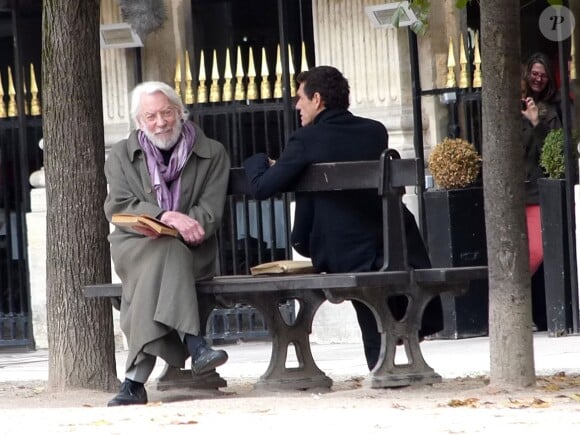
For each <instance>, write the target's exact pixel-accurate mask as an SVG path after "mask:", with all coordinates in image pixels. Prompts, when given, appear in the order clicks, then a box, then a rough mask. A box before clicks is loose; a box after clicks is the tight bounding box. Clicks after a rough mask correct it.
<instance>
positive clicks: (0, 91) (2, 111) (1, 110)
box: [0, 75, 8, 118]
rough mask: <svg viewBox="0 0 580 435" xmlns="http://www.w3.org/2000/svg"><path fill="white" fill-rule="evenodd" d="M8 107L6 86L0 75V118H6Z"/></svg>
mask: <svg viewBox="0 0 580 435" xmlns="http://www.w3.org/2000/svg"><path fill="white" fill-rule="evenodd" d="M7 116H8V113H7V112H6V106H5V105H4V85H3V84H2V76H1V75H0V118H6V117H7Z"/></svg>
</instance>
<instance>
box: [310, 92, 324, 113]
mask: <svg viewBox="0 0 580 435" xmlns="http://www.w3.org/2000/svg"><path fill="white" fill-rule="evenodd" d="M312 101H314V103H315V104H316V108H317V109H323V108H324V100H323V99H322V96H321V95H320V93H319V92H315V93H314V95H313V96H312Z"/></svg>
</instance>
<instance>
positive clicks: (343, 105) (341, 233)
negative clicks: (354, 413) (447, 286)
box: [244, 66, 443, 370]
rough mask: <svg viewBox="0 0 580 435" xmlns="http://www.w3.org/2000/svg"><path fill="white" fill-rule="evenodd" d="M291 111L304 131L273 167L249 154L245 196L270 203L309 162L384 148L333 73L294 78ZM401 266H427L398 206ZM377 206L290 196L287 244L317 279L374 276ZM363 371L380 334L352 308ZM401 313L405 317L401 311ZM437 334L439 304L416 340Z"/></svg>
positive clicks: (370, 194) (366, 197)
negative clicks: (402, 230)
mask: <svg viewBox="0 0 580 435" xmlns="http://www.w3.org/2000/svg"><path fill="white" fill-rule="evenodd" d="M297 81H298V83H299V89H298V92H297V103H296V109H297V110H299V111H300V119H301V122H302V126H303V128H301V129H298V130H297V131H296V132H294V133H293V134H292V135H291V136H290V139H289V141H288V144H287V145H286V147H285V149H284V151H283V152H282V154H281V155H280V157H279V159H278V160H277V161H273V160H271V159H269V158H268V156H267V155H265V154H263V153H260V154H255V155H253V156H252V157H250V158H249V159H247V160H246V161H245V162H244V167H245V170H246V175H247V178H248V182H249V184H250V188H251V192H252V194H253V195H254V196H255V197H256V198H257V199H265V198H269V197H270V196H272V195H275V194H277V193H279V192H281V191H283V190H284V189H285V188H286V187H288V186H289V185H290V184H291V183H293V182H294V181H295V180H296V179H297V177H298V176H299V175H300V174H301V172H302V171H303V170H304V169H305V168H306V167H307V166H308V165H310V164H311V163H323V162H335V161H357V160H378V159H379V158H380V156H381V153H382V152H383V151H384V150H385V148H386V147H387V142H388V135H387V130H386V128H385V127H384V126H383V125H382V124H381V123H379V122H377V121H374V120H371V119H366V118H361V117H358V116H354V115H353V114H352V113H350V112H349V111H348V106H349V85H348V81H347V80H346V78H345V77H344V76H343V75H342V73H341V72H340V71H338V70H337V69H336V68H333V67H329V66H319V67H315V68H312V69H310V70H309V71H304V72H301V73H300V74H299V75H298V76H297ZM404 217H405V227H406V240H407V244H408V263H409V266H410V267H412V268H428V267H431V265H430V261H429V256H428V255H427V252H426V249H425V245H424V243H423V240H422V238H421V235H420V233H419V230H418V228H417V224H416V222H415V219H414V217H413V215H412V214H411V212H410V211H409V210H408V209H407V208H406V207H404ZM382 228H383V224H382V205H381V199H380V197H379V196H378V195H377V192H376V190H375V191H372V190H368V191H348V192H320V193H307V194H297V195H296V213H295V219H294V227H293V229H292V245H293V247H294V249H295V250H296V251H297V252H298V253H300V254H301V255H304V256H307V257H311V258H312V262H313V265H314V267H315V268H316V270H317V271H319V272H330V273H340V272H361V271H373V270H377V269H379V268H380V267H381V265H382V263H383V235H382ZM352 304H353V305H354V308H355V310H356V314H357V319H358V322H359V325H360V328H361V332H362V339H363V344H364V351H365V356H366V360H367V364H368V367H369V370H372V369H373V367H374V366H375V365H376V363H377V361H378V357H379V351H380V345H381V340H380V334H379V332H378V329H377V324H376V321H375V318H374V315H373V314H372V312H371V310H370V309H369V308H368V307H367V306H366V305H364V304H363V303H361V302H358V301H352ZM403 312H404V311H403ZM442 328H443V320H442V312H441V301H440V299H439V298H435V299H433V300H432V301H431V302H430V303H429V305H428V306H427V309H426V313H425V316H424V319H423V325H422V330H421V335H422V336H425V335H430V334H433V333H435V332H437V331H439V330H441V329H442Z"/></svg>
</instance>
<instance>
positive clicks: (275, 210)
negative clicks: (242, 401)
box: [189, 99, 298, 341]
mask: <svg viewBox="0 0 580 435" xmlns="http://www.w3.org/2000/svg"><path fill="white" fill-rule="evenodd" d="M189 111H190V114H191V116H192V118H193V119H194V121H195V122H196V123H198V124H199V125H200V126H201V128H202V129H203V130H204V132H205V133H206V135H207V136H209V137H211V138H214V139H216V140H218V141H220V142H222V143H223V144H224V145H225V146H226V148H227V149H228V152H229V155H230V157H231V161H232V167H240V166H242V163H243V160H244V159H245V158H247V157H249V156H250V155H252V154H254V153H257V152H264V153H266V154H268V155H269V156H270V157H272V158H274V159H275V158H277V157H278V156H279V155H280V152H281V151H282V149H283V147H284V145H285V142H286V135H285V131H287V130H288V127H287V126H286V125H285V120H288V119H290V122H291V123H292V125H291V126H290V129H291V130H293V129H295V128H296V127H297V125H298V124H297V116H296V114H295V112H294V111H293V110H292V109H291V108H288V107H285V105H284V103H283V101H282V99H280V100H273V101H270V102H268V101H255V102H250V103H246V102H233V103H226V104H220V105H210V104H204V105H202V104H199V105H196V106H193V107H190V108H189ZM291 201H292V197H291V196H290V195H288V194H281V195H279V196H276V197H274V198H270V199H268V200H265V201H256V200H254V199H252V198H248V197H246V196H244V195H242V196H236V197H229V200H228V202H227V203H226V208H225V211H224V219H223V223H222V228H221V230H220V232H219V235H218V240H219V252H220V259H219V260H220V261H219V263H220V271H219V273H220V274H222V275H246V274H249V273H250V268H251V267H252V266H255V265H257V264H260V263H264V262H268V261H275V260H281V259H289V258H291V247H290V240H289V234H290V228H291V222H290V216H291V210H290V207H291ZM280 310H281V313H282V314H283V315H284V317H285V319H286V320H287V321H288V322H290V323H291V322H292V321H293V319H294V304H293V301H288V302H287V303H286V304H285V305H284V306H282V307H280ZM208 333H209V334H208V336H209V338H211V339H213V340H219V341H237V340H256V339H267V338H269V335H268V331H267V325H266V324H265V322H264V319H263V318H262V316H261V314H260V313H259V312H258V311H257V310H256V309H255V308H253V307H250V306H246V305H238V306H236V307H234V308H227V309H216V310H214V312H213V313H212V315H211V316H210V319H209V322H208Z"/></svg>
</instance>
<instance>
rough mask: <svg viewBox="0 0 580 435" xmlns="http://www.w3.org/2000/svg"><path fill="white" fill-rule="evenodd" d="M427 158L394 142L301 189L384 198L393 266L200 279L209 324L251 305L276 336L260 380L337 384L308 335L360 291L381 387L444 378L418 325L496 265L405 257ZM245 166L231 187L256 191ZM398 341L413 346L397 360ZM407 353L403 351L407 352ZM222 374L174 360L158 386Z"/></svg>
mask: <svg viewBox="0 0 580 435" xmlns="http://www.w3.org/2000/svg"><path fill="white" fill-rule="evenodd" d="M422 164H423V162H422V161H420V160H419V159H401V158H400V157H399V154H398V153H397V152H396V151H395V150H385V152H384V153H383V155H382V156H381V159H380V160H379V161H359V162H338V163H320V164H315V165H312V166H311V167H309V168H308V169H307V170H306V171H305V173H304V174H303V175H302V176H301V178H300V179H299V180H298V182H297V183H296V184H295V185H294V186H293V188H292V192H322V191H336V190H356V189H376V190H377V194H378V195H380V196H381V198H382V203H383V228H384V231H383V238H384V264H383V266H382V268H381V269H380V270H379V271H374V272H356V273H355V272H353V273H322V274H304V275H276V276H249V275H237V276H216V277H214V278H213V279H211V280H206V281H199V282H197V283H196V291H197V293H198V298H199V306H200V316H201V321H202V325H206V324H207V319H208V317H209V315H210V313H211V311H212V310H213V309H214V308H216V307H222V306H226V307H228V306H233V305H235V304H237V303H242V304H248V305H251V306H253V307H255V308H256V309H258V310H259V311H260V312H261V314H262V315H263V317H264V320H265V322H266V324H267V326H268V330H269V332H270V334H271V339H272V354H271V358H270V364H269V366H268V368H267V370H266V372H265V373H264V374H263V375H262V376H261V377H260V378H259V380H258V381H257V383H256V384H255V387H256V388H263V389H270V390H284V389H294V390H301V389H308V388H320V387H323V388H328V387H330V386H331V385H332V380H331V379H330V378H329V377H328V376H327V375H326V374H325V373H324V372H323V371H322V370H320V369H319V368H318V366H317V365H316V362H315V361H314V358H313V356H312V352H311V348H310V341H309V335H310V333H311V331H312V322H313V319H314V315H315V314H316V311H317V309H318V307H320V305H321V304H322V303H323V302H325V301H329V302H332V303H340V302H343V301H345V300H352V299H356V300H359V301H362V302H364V303H365V304H367V305H368V306H369V307H370V308H371V310H372V311H373V313H374V314H375V317H376V319H377V322H378V328H379V332H380V333H381V335H382V340H381V341H382V342H381V346H382V349H381V353H380V356H379V361H378V363H377V366H376V367H375V369H374V370H372V372H371V373H370V375H369V376H370V385H371V387H372V388H384V387H400V386H407V385H413V384H433V383H436V382H440V381H441V376H439V375H438V374H437V373H436V372H435V371H434V370H433V369H432V368H431V367H430V366H429V365H428V364H427V363H426V362H425V360H424V358H423V354H422V353H421V347H420V344H419V329H420V326H421V320H422V317H423V312H424V310H425V307H426V305H427V303H428V302H429V301H430V300H431V299H432V298H433V297H435V296H437V295H439V294H441V293H443V292H456V293H462V292H465V291H467V289H468V287H469V283H470V281H472V280H479V279H487V267H484V266H477V267H454V268H433V269H414V270H411V269H409V267H408V266H407V262H406V242H405V238H404V234H405V231H404V228H403V225H404V223H403V210H402V202H401V198H402V194H403V193H404V189H405V187H406V186H416V185H418V184H419V180H418V178H417V177H418V176H417V174H418V173H420V172H419V171H418V170H417V169H418V165H422ZM247 192H248V189H247V182H246V179H245V175H244V172H243V169H242V168H232V169H231V170H230V184H229V188H228V195H235V196H236V197H238V196H240V195H245V194H247ZM84 292H85V296H86V297H116V298H118V297H120V296H121V284H98V285H87V286H86V287H85V289H84ZM396 296H404V297H406V298H407V299H408V304H407V311H406V313H405V315H404V316H403V317H402V318H395V317H394V316H393V314H392V312H391V310H390V309H389V306H388V299H389V298H391V297H396ZM288 300H296V301H298V307H299V310H298V312H297V315H296V318H295V321H294V323H292V324H288V323H287V320H285V319H284V316H283V315H282V314H281V311H280V309H279V306H280V305H281V304H283V303H285V302H286V301H288ZM290 345H294V346H295V350H296V356H297V359H298V366H297V367H287V364H286V363H287V351H288V347H289V346H290ZM397 345H400V346H401V349H403V350H404V352H405V354H406V361H405V362H404V363H400V364H399V363H395V353H396V350H397ZM403 359H404V358H403ZM225 385H226V383H225V380H223V379H222V378H221V377H219V375H218V374H217V373H215V372H214V373H210V374H206V375H202V376H200V377H193V376H192V374H191V371H190V370H184V369H177V368H172V367H166V368H165V370H164V372H163V374H162V375H161V376H160V377H159V379H158V380H157V388H159V389H168V388H172V387H194V388H218V387H221V386H225Z"/></svg>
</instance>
